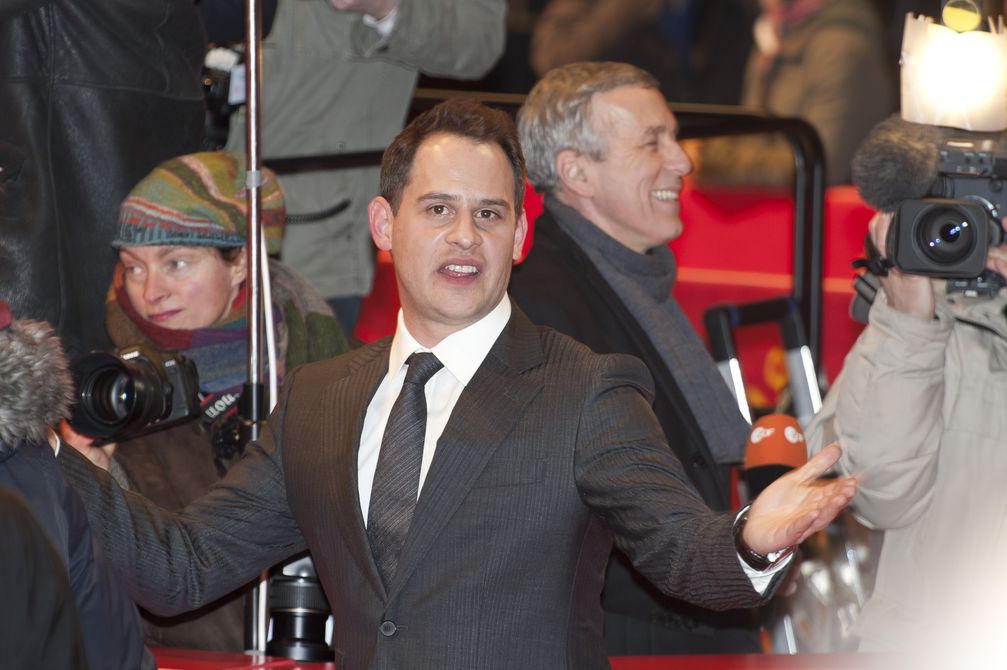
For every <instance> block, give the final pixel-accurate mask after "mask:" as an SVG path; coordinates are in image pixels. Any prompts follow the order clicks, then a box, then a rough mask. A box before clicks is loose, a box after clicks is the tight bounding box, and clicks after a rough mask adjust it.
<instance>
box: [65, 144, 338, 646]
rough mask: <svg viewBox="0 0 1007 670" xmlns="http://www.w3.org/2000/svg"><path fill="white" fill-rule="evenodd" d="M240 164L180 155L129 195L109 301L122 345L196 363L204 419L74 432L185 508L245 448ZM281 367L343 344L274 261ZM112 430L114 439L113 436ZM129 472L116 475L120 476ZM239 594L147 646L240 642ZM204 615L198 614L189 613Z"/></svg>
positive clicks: (265, 216)
mask: <svg viewBox="0 0 1007 670" xmlns="http://www.w3.org/2000/svg"><path fill="white" fill-rule="evenodd" d="M263 177H264V183H263V186H262V210H263V211H262V223H263V231H264V232H263V234H264V236H265V238H266V241H267V245H268V248H269V251H270V252H271V253H275V252H277V251H279V243H280V238H281V236H282V230H283V223H284V217H285V208H284V197H283V192H282V191H281V190H280V187H279V185H278V183H277V181H276V178H275V175H273V174H272V172H270V171H269V170H264V175H263ZM244 183H245V168H244V161H243V159H241V158H240V157H238V156H237V155H235V154H231V153H228V152H222V151H221V152H206V153H198V154H190V155H187V156H181V157H179V158H174V159H172V160H169V161H167V162H165V163H163V164H161V165H160V166H159V167H158V168H156V169H155V170H154V171H153V172H151V173H150V174H149V175H148V176H147V177H146V178H145V179H144V180H143V181H141V182H140V183H139V184H138V185H137V186H136V187H135V188H134V189H133V190H132V192H131V193H130V194H129V196H128V197H127V198H126V199H125V200H124V201H123V203H122V206H121V207H120V211H119V222H120V228H119V233H118V235H117V237H116V238H115V241H114V242H113V245H114V246H115V247H117V248H118V250H119V263H118V264H117V266H116V268H115V273H114V279H113V283H112V286H111V288H110V290H109V292H108V297H107V304H106V327H107V329H108V334H109V336H110V337H111V339H112V341H113V342H114V343H115V345H116V346H117V347H125V346H135V345H145V346H146V347H148V348H152V349H155V350H158V351H159V352H162V353H163V352H166V351H178V352H179V353H181V354H182V355H184V356H185V357H186V358H188V359H189V360H191V361H193V362H194V363H195V364H196V367H197V369H198V373H199V391H200V405H201V410H202V412H201V417H200V420H198V421H190V422H187V423H183V424H181V425H176V426H174V427H170V428H168V429H166V430H160V431H154V432H149V433H148V434H146V435H144V436H142V437H138V438H136V439H127V440H125V441H123V440H119V443H118V444H111V445H105V446H103V447H100V448H97V447H91V446H90V440H88V439H79V436H78V437H77V438H74V437H73V436H72V435H70V436H68V441H71V443H73V444H74V446H77V447H78V448H80V450H81V451H83V452H84V453H85V454H86V455H88V457H89V458H91V460H93V461H95V462H97V463H98V464H99V465H103V463H102V461H107V459H108V457H111V461H110V462H108V463H107V465H109V466H110V467H109V469H110V470H111V471H112V472H113V475H115V474H116V473H117V471H118V472H119V474H121V475H123V476H124V478H125V480H126V483H127V485H128V487H129V488H130V489H132V490H135V491H137V492H139V493H141V494H143V495H145V496H146V497H148V498H149V499H151V500H153V501H154V502H155V503H156V504H158V505H160V506H161V507H163V508H165V509H168V510H180V509H182V508H183V507H184V506H185V505H186V504H188V503H189V502H191V501H192V500H194V499H196V498H197V497H199V496H201V495H202V494H203V493H205V492H206V491H207V490H208V489H209V488H210V486H211V485H212V484H213V483H214V482H215V481H217V480H218V479H219V478H220V477H222V476H223V475H224V473H225V472H226V470H227V469H228V468H229V466H230V465H231V464H232V463H233V462H234V461H235V460H236V459H237V457H238V456H239V455H240V452H241V446H242V445H241V444H240V441H239V439H238V438H237V430H236V428H237V425H236V408H237V402H238V399H239V397H240V394H241V391H242V384H243V382H244V381H245V378H246V370H247V309H248V297H247V290H246V283H245V278H246V257H245V250H244V244H245V241H246V225H247V224H246V219H245V210H246V205H245V190H244ZM269 268H270V273H271V282H270V285H271V287H272V300H273V314H274V315H275V321H276V326H275V331H276V342H277V350H278V351H277V358H278V359H279V360H278V368H279V370H278V374H279V375H281V376H282V375H283V372H284V371H289V370H292V369H293V368H294V367H296V366H298V365H300V364H302V363H307V362H310V361H315V360H320V359H323V358H328V357H331V356H334V355H337V354H339V353H342V352H344V351H346V350H347V348H348V347H347V344H346V339H345V337H344V336H343V333H342V330H341V329H340V326H339V324H338V322H337V321H336V319H335V317H334V316H332V312H331V310H330V309H329V307H328V305H326V304H325V301H324V300H323V299H322V298H321V297H320V296H319V295H318V294H317V292H316V291H314V289H312V288H311V287H310V286H308V285H307V284H306V283H305V281H304V280H303V279H301V278H300V277H298V276H297V275H296V274H295V273H294V272H293V271H291V270H290V269H289V268H286V267H285V266H283V265H282V264H280V263H277V262H275V261H270V262H269ZM115 438H116V436H113V437H112V439H113V441H114V440H115ZM122 478H123V477H120V479H122ZM240 596H241V593H240V592H239V593H235V594H232V595H231V596H229V597H228V598H226V599H225V600H224V601H223V602H218V603H216V604H215V605H211V606H209V607H208V608H203V609H201V610H199V611H197V612H196V613H193V614H190V615H186V616H185V617H182V618H179V619H171V620H155V619H152V618H151V617H148V622H153V623H156V624H158V625H157V626H155V625H149V626H148V630H147V632H148V638H149V639H150V640H151V642H152V643H154V644H158V645H168V646H186V647H193V648H200V649H216V650H241V649H242V648H243V637H242V621H243V611H242V606H241V605H242V603H241V597H240ZM192 619H197V620H196V621H191V620H192Z"/></svg>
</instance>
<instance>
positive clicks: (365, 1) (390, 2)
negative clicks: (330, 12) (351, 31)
mask: <svg viewBox="0 0 1007 670" xmlns="http://www.w3.org/2000/svg"><path fill="white" fill-rule="evenodd" d="M329 4H330V5H332V6H333V7H335V8H336V9H338V10H339V11H342V12H357V13H358V14H367V15H368V16H370V17H371V18H374V19H377V20H379V21H380V20H381V19H383V18H385V17H386V16H388V13H389V12H391V11H392V10H393V9H395V7H397V6H398V4H399V0H329Z"/></svg>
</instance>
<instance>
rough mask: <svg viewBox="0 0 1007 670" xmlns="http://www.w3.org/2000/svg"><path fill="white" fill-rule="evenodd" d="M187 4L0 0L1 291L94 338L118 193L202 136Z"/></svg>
mask: <svg viewBox="0 0 1007 670" xmlns="http://www.w3.org/2000/svg"><path fill="white" fill-rule="evenodd" d="M205 51H206V40H205V37H204V33H203V28H202V24H201V23H200V21H199V17H198V15H197V12H196V6H195V5H194V4H193V2H192V0H144V1H143V2H134V1H133V0H105V1H103V2H88V1H86V0H4V2H3V3H0V120H2V122H0V168H2V169H0V235H2V237H3V244H2V245H0V295H3V296H4V297H5V298H6V299H7V300H9V301H10V303H11V306H12V308H13V310H14V312H15V313H16V314H19V315H21V316H24V317H34V318H40V319H44V320H46V321H48V322H49V323H51V324H53V325H54V326H55V328H56V330H57V332H58V333H59V334H60V335H61V336H62V337H63V338H64V341H65V343H66V345H67V347H68V349H69V350H71V351H78V350H88V349H92V348H103V347H104V345H105V344H106V340H105V338H104V328H103V322H104V297H105V289H106V288H107V287H108V285H109V282H110V280H111V278H112V267H113V266H114V264H115V256H114V251H113V249H112V247H111V246H110V243H111V241H112V238H113V236H114V234H115V232H116V230H117V223H116V221H117V213H118V207H119V202H120V201H121V200H122V199H123V198H124V197H125V196H126V194H127V193H128V192H129V190H130V189H131V188H132V187H133V186H134V185H135V184H136V182H138V181H139V180H140V179H141V178H142V177H144V176H145V175H146V174H147V173H148V172H149V171H150V170H151V169H153V168H154V167H155V166H157V165H158V164H159V163H161V162H162V161H164V160H167V159H168V158H171V157H172V156H176V155H179V154H184V153H189V152H191V151H196V150H198V149H199V148H200V143H201V142H202V137H203V124H204V105H203V94H202V87H201V83H200V77H199V73H200V66H201V63H202V59H203V56H204V53H205Z"/></svg>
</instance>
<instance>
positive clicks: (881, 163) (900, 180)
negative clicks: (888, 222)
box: [852, 115, 941, 212]
mask: <svg viewBox="0 0 1007 670" xmlns="http://www.w3.org/2000/svg"><path fill="white" fill-rule="evenodd" d="M940 145H941V133H940V130H939V129H938V128H937V127H936V126H930V125H925V124H922V123H911V122H909V121H904V120H902V118H901V117H899V116H898V115H894V116H890V117H888V118H887V119H885V120H884V121H882V122H881V123H879V124H878V125H876V126H875V127H874V129H873V130H871V132H870V134H869V135H868V136H867V139H865V140H864V143H863V144H861V145H860V148H858V149H857V153H856V154H854V156H853V165H852V170H853V183H854V185H855V186H856V187H857V190H859V191H860V197H861V198H863V199H864V201H865V202H866V203H867V204H869V205H871V206H872V207H874V208H875V209H880V210H884V211H887V212H891V211H894V210H895V209H897V208H898V206H899V203H901V202H902V201H903V200H911V199H915V198H922V197H924V196H926V195H927V193H929V191H930V189H931V187H932V186H933V184H934V182H935V181H936V180H937V153H938V147H939V146H940Z"/></svg>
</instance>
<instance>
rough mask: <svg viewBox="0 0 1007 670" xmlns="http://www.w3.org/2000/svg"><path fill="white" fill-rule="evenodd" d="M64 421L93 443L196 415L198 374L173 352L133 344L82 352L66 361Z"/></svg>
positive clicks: (128, 436) (134, 434)
mask: <svg viewBox="0 0 1007 670" xmlns="http://www.w3.org/2000/svg"><path fill="white" fill-rule="evenodd" d="M71 368H72V372H73V377H74V383H75V385H76V389H77V391H76V398H77V403H76V404H75V405H74V408H73V416H72V417H71V418H70V425H71V426H72V427H73V429H74V430H75V431H77V432H78V433H80V434H82V435H86V436H88V437H93V438H95V441H96V444H103V443H107V442H123V441H126V440H129V439H132V438H134V437H139V436H141V435H146V434H147V433H152V432H154V431H157V430H163V429H164V428H168V427H169V426H173V425H175V424H179V423H183V422H185V421H189V420H191V419H193V418H195V417H197V416H199V415H200V406H199V375H198V373H197V371H196V365H195V363H193V362H192V361H191V360H189V359H188V358H186V357H185V356H182V355H181V354H178V353H176V352H160V351H158V350H156V349H153V348H150V347H145V346H136V347H125V348H122V349H118V350H117V351H115V352H114V353H113V352H104V351H102V352H93V353H90V354H87V355H85V356H83V357H81V358H80V359H78V360H77V361H75V362H74V364H73V365H72V366H71Z"/></svg>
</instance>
